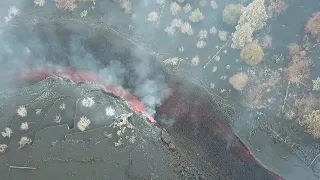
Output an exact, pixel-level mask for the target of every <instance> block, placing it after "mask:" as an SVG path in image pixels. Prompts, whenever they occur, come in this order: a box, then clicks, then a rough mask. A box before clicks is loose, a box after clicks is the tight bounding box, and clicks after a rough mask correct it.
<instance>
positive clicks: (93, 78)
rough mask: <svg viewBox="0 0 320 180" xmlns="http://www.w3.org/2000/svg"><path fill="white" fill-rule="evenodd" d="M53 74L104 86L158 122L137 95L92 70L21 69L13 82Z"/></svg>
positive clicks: (40, 78) (35, 79) (133, 107)
mask: <svg viewBox="0 0 320 180" xmlns="http://www.w3.org/2000/svg"><path fill="white" fill-rule="evenodd" d="M53 75H55V76H58V77H61V78H65V79H70V80H71V81H73V82H91V83H96V84H99V85H101V86H102V87H103V89H104V91H105V92H107V93H111V94H114V95H115V96H118V97H120V98H121V99H123V100H125V101H126V102H127V103H128V104H129V106H130V107H131V108H132V109H134V110H135V111H138V112H141V113H142V114H143V115H144V116H145V117H147V119H148V120H149V121H150V122H152V123H154V122H156V121H155V120H154V118H153V117H152V116H151V115H150V114H148V113H146V111H145V109H146V107H145V105H144V104H143V103H142V102H141V101H140V100H139V99H138V98H137V97H135V96H134V95H132V94H131V93H129V92H128V91H126V90H125V89H123V88H122V87H121V86H118V85H116V84H108V83H106V82H105V81H104V79H103V78H102V77H99V76H98V75H97V74H94V73H92V72H88V71H84V70H79V69H76V68H68V69H64V70H58V69H43V70H41V71H39V72H35V71H33V70H32V69H23V70H22V71H20V73H19V75H16V76H14V78H13V82H24V81H40V80H43V79H45V78H47V77H49V76H53Z"/></svg>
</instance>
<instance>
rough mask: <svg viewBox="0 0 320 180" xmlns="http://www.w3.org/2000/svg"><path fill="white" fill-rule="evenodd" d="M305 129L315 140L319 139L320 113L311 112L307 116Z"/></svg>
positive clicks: (316, 111)
mask: <svg viewBox="0 0 320 180" xmlns="http://www.w3.org/2000/svg"><path fill="white" fill-rule="evenodd" d="M306 127H307V129H308V132H309V133H310V134H312V135H313V137H315V138H319V137H320V111H319V110H313V111H312V112H311V114H309V115H308V116H307V121H306Z"/></svg>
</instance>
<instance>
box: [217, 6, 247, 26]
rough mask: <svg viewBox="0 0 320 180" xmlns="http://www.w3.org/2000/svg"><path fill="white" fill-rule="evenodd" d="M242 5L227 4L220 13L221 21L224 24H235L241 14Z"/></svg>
mask: <svg viewBox="0 0 320 180" xmlns="http://www.w3.org/2000/svg"><path fill="white" fill-rule="evenodd" d="M243 7H244V6H243V5H242V4H229V5H227V6H226V7H225V8H224V10H223V12H222V20H223V22H225V23H226V24H237V23H238V21H239V19H240V16H241V14H242V12H241V10H242V8H243Z"/></svg>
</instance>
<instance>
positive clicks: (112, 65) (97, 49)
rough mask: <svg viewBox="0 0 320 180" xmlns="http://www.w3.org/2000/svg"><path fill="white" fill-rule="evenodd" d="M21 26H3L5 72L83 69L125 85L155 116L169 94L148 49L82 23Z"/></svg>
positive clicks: (1, 52)
mask: <svg viewBox="0 0 320 180" xmlns="http://www.w3.org/2000/svg"><path fill="white" fill-rule="evenodd" d="M21 13H23V11H21ZM16 18H17V17H16ZM12 22H14V21H12ZM18 25H19V27H12V26H7V27H4V28H1V29H0V46H1V48H0V56H1V59H0V63H1V69H0V70H1V72H2V73H1V75H5V76H6V77H8V76H13V75H14V74H15V73H18V72H21V69H24V68H28V69H29V68H32V69H33V71H35V70H41V69H43V68H45V67H54V68H66V67H76V68H79V69H85V70H88V71H91V72H95V73H97V74H98V75H100V76H102V77H103V78H104V80H105V81H106V82H108V83H109V84H117V85H119V86H123V87H124V88H127V89H128V91H129V92H131V93H132V94H134V95H135V96H137V97H138V98H139V99H140V100H141V101H142V102H143V103H144V104H145V105H146V106H147V112H148V113H149V114H150V115H152V116H153V115H154V114H155V108H156V107H157V106H158V105H161V103H162V102H163V101H164V100H165V99H166V98H167V97H168V85H167V84H166V79H165V77H164V75H162V74H161V73H158V72H159V69H157V68H156V67H155V65H154V62H153V60H152V59H151V58H150V56H149V55H148V54H147V53H143V52H141V51H139V50H137V49H136V48H135V47H134V46H131V45H127V44H128V42H127V41H126V40H122V39H121V40H118V39H116V40H112V39H111V38H110V36H115V35H112V34H111V35H110V34H99V32H92V29H87V28H88V27H81V25H79V27H77V25H72V28H70V27H67V26H68V25H65V24H62V23H58V22H54V23H48V24H47V23H43V24H42V23H37V24H21V26H20V24H18ZM104 36H105V37H104ZM113 38H114V37H113ZM2 84H3V83H2Z"/></svg>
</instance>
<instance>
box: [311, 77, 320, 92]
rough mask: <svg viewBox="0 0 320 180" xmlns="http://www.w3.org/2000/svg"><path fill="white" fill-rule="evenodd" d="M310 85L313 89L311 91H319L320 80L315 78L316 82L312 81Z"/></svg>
mask: <svg viewBox="0 0 320 180" xmlns="http://www.w3.org/2000/svg"><path fill="white" fill-rule="evenodd" d="M312 83H313V88H312V90H313V91H320V78H319V77H317V79H316V80H312Z"/></svg>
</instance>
